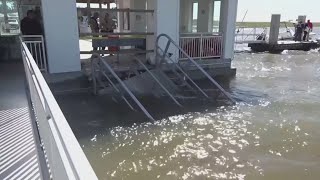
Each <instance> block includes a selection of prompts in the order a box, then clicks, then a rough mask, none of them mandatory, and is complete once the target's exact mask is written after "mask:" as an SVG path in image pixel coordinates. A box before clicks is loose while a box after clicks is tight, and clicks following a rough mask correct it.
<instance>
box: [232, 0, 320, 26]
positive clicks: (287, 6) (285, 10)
mask: <svg viewBox="0 0 320 180" xmlns="http://www.w3.org/2000/svg"><path fill="white" fill-rule="evenodd" d="M306 2H307V4H306ZM247 10H248V14H247V16H246V18H245V20H244V21H258V22H263V21H264V22H269V21H271V14H281V20H282V21H289V20H296V19H297V18H298V16H299V15H307V19H311V21H313V22H320V0H239V5H238V21H242V19H243V17H244V15H245V13H246V11H247Z"/></svg>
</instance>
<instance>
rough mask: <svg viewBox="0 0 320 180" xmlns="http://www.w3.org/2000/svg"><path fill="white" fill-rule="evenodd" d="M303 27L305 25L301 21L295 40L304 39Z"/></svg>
mask: <svg viewBox="0 0 320 180" xmlns="http://www.w3.org/2000/svg"><path fill="white" fill-rule="evenodd" d="M303 29H304V25H303V23H302V21H299V23H298V24H297V25H296V34H295V35H294V40H295V41H301V40H302V33H303Z"/></svg>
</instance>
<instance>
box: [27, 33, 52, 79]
mask: <svg viewBox="0 0 320 180" xmlns="http://www.w3.org/2000/svg"><path fill="white" fill-rule="evenodd" d="M21 38H22V41H23V42H24V43H25V44H26V45H27V47H28V49H29V51H30V53H31V55H32V57H33V58H34V60H35V62H36V64H37V65H38V67H39V69H40V71H42V72H44V73H48V65H47V55H46V48H45V44H44V39H43V36H42V35H23V36H21Z"/></svg>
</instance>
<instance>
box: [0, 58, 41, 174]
mask: <svg viewBox="0 0 320 180" xmlns="http://www.w3.org/2000/svg"><path fill="white" fill-rule="evenodd" d="M24 76H25V74H24V69H23V64H22V63H18V62H10V63H0V179H1V180H7V179H8V180H9V179H23V180H24V179H47V178H43V177H45V176H44V175H43V173H42V172H41V166H40V159H41V158H39V157H40V156H39V153H38V151H41V150H40V147H39V140H38V139H37V138H36V137H37V136H36V134H37V133H36V131H34V125H35V124H33V123H34V122H32V121H31V118H30V112H29V108H28V107H29V106H28V100H27V96H26V88H25V87H26V86H25V78H24ZM42 159H43V158H42ZM41 162H44V161H41ZM43 164H45V163H43ZM42 167H45V165H43V166H42Z"/></svg>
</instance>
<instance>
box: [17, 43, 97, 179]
mask: <svg viewBox="0 0 320 180" xmlns="http://www.w3.org/2000/svg"><path fill="white" fill-rule="evenodd" d="M21 47H22V48H21V50H22V57H23V63H24V68H25V73H26V78H27V84H28V87H29V92H30V97H31V102H32V106H33V107H32V108H33V113H34V114H35V117H36V121H37V124H38V131H39V135H40V139H41V143H42V148H43V150H44V152H45V155H46V158H47V165H48V168H49V169H50V170H49V172H50V175H51V177H52V179H73V180H77V179H79V180H80V179H81V180H82V179H83V180H87V179H90V180H97V179H98V178H97V176H96V175H95V173H94V171H93V169H92V167H91V165H90V163H89V161H88V160H87V158H86V156H85V154H84V152H83V151H82V149H81V147H80V145H79V143H78V141H77V139H76V137H75V135H74V134H73V132H72V130H71V128H70V126H69V124H68V122H67V120H66V119H65V117H64V115H63V113H62V111H61V109H60V107H59V105H58V103H57V102H56V100H55V98H54V96H53V94H52V92H51V91H50V89H49V87H48V85H47V83H46V81H45V79H44V77H43V76H42V74H41V71H40V70H39V68H38V65H37V64H36V62H35V60H34V58H33V56H32V54H31V53H30V51H29V50H28V47H27V45H26V43H24V42H23V41H22V39H21Z"/></svg>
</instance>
